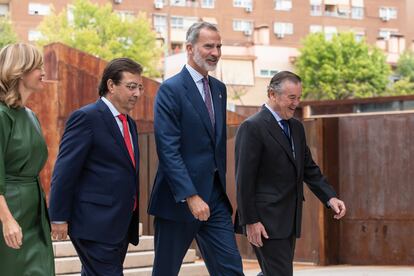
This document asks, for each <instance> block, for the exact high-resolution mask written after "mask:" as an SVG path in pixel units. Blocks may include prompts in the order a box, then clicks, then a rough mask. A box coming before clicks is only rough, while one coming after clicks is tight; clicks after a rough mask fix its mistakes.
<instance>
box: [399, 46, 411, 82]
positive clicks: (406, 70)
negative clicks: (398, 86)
mask: <svg viewBox="0 0 414 276" xmlns="http://www.w3.org/2000/svg"><path fill="white" fill-rule="evenodd" d="M397 73H398V74H399V75H401V76H402V77H403V78H408V79H409V81H410V82H413V83H414V52H412V51H406V52H404V54H402V55H401V56H400V58H399V60H398V63H397Z"/></svg>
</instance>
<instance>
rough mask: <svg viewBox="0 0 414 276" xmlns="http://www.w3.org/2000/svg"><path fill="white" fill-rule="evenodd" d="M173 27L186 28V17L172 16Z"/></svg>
mask: <svg viewBox="0 0 414 276" xmlns="http://www.w3.org/2000/svg"><path fill="white" fill-rule="evenodd" d="M170 24H171V29H184V18H183V17H178V16H171V22H170Z"/></svg>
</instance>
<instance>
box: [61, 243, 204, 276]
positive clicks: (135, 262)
mask: <svg viewBox="0 0 414 276" xmlns="http://www.w3.org/2000/svg"><path fill="white" fill-rule="evenodd" d="M196 258H197V257H196V251H195V250H194V249H190V250H188V252H187V254H186V255H185V257H184V260H183V262H184V263H194V262H195V260H196ZM153 262H154V251H142V252H130V253H128V254H127V255H126V257H125V261H124V268H126V269H127V268H139V267H148V266H152V264H153ZM55 269H56V275H61V274H69V273H79V272H80V270H81V263H80V260H79V258H78V257H62V258H55Z"/></svg>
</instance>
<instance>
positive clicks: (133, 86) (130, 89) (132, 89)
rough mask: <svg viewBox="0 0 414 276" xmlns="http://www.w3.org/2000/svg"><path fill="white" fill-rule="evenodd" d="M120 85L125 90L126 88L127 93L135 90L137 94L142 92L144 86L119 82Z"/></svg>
mask: <svg viewBox="0 0 414 276" xmlns="http://www.w3.org/2000/svg"><path fill="white" fill-rule="evenodd" d="M119 83H120V84H124V85H125V87H126V88H128V90H129V91H135V90H137V89H138V90H139V92H142V91H144V86H143V85H142V84H138V83H136V82H127V83H125V82H122V81H121V82H119Z"/></svg>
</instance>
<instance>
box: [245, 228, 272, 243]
mask: <svg viewBox="0 0 414 276" xmlns="http://www.w3.org/2000/svg"><path fill="white" fill-rule="evenodd" d="M246 232H247V239H248V240H249V242H250V243H251V244H253V245H254V246H256V247H262V246H263V242H262V236H263V237H264V238H265V239H268V238H269V236H268V235H267V232H266V229H265V228H264V226H263V224H262V223H261V222H256V223H254V224H247V225H246Z"/></svg>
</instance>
